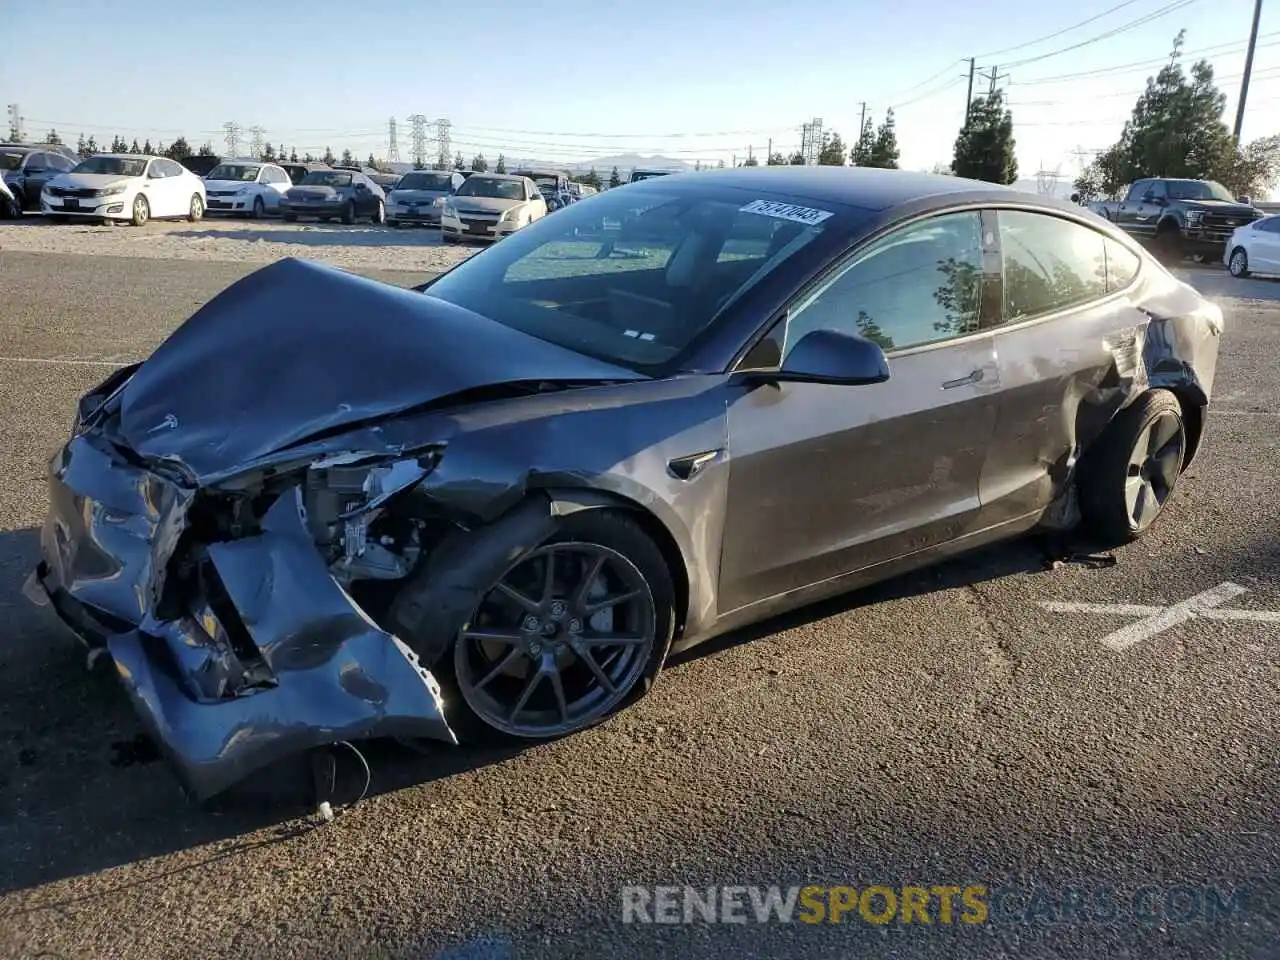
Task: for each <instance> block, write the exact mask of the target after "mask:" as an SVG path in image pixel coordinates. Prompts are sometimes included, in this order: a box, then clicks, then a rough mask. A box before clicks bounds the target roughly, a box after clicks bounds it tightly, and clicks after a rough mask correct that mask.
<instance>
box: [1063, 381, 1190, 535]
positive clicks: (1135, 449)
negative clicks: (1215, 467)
mask: <svg viewBox="0 0 1280 960" xmlns="http://www.w3.org/2000/svg"><path fill="white" fill-rule="evenodd" d="M1186 455H1187V431H1186V425H1185V424H1184V423H1183V421H1182V407H1181V406H1180V405H1179V404H1178V398H1177V397H1175V396H1174V395H1173V394H1172V393H1170V392H1169V391H1168V390H1152V391H1150V392H1148V393H1145V394H1143V395H1142V396H1141V397H1139V398H1138V399H1137V400H1135V401H1134V402H1133V403H1131V404H1130V405H1129V406H1127V407H1125V408H1124V409H1123V410H1121V411H1120V412H1119V413H1117V414H1116V415H1115V417H1114V418H1113V419H1112V421H1111V423H1109V424H1108V425H1107V427H1106V429H1105V430H1104V431H1103V432H1102V435H1101V436H1100V437H1098V439H1097V440H1095V441H1094V442H1093V445H1092V446H1091V447H1090V448H1089V450H1088V452H1087V453H1086V454H1085V456H1084V458H1083V459H1082V461H1081V464H1080V468H1081V469H1080V512H1081V515H1082V518H1083V520H1084V526H1085V531H1086V532H1087V533H1089V534H1091V535H1092V536H1094V537H1096V538H1097V539H1098V540H1100V541H1102V542H1104V543H1106V544H1108V545H1119V544H1124V543H1130V542H1132V541H1134V540H1137V539H1138V538H1139V537H1140V536H1142V535H1143V533H1145V532H1146V531H1147V530H1148V529H1149V528H1150V526H1151V524H1152V523H1154V522H1155V520H1156V519H1157V518H1158V517H1159V516H1160V514H1161V513H1163V512H1164V507H1165V506H1166V505H1167V504H1168V502H1169V499H1170V498H1171V497H1172V496H1173V491H1174V488H1175V486H1176V485H1177V482H1178V477H1179V476H1180V475H1181V473H1182V468H1183V465H1184V464H1185V462H1186Z"/></svg>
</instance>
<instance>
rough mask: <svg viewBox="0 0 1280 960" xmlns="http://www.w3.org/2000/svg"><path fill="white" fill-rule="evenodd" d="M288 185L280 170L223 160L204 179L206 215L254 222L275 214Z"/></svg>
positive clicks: (269, 166)
mask: <svg viewBox="0 0 1280 960" xmlns="http://www.w3.org/2000/svg"><path fill="white" fill-rule="evenodd" d="M291 186H293V181H292V180H290V179H289V174H287V173H285V172H284V168H283V167H278V166H276V165H275V164H274V163H261V162H259V161H257V160H224V161H222V162H221V163H220V164H218V165H217V166H216V167H214V168H213V169H212V170H210V171H209V172H208V173H207V174H205V178H204V192H205V196H206V197H207V198H208V209H209V212H210V213H233V214H238V215H239V216H242V217H253V218H254V219H255V220H257V219H258V218H259V217H261V216H262V215H263V214H265V213H267V212H270V213H277V212H279V210H280V198H281V197H282V196H284V193H285V191H286V190H288V189H289V188H290V187H291Z"/></svg>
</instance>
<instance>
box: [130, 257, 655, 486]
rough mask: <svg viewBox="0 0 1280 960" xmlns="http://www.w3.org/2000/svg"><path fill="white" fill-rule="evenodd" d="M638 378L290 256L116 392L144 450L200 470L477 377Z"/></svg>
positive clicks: (235, 289) (440, 304)
mask: <svg viewBox="0 0 1280 960" xmlns="http://www.w3.org/2000/svg"><path fill="white" fill-rule="evenodd" d="M638 379H644V378H643V376H642V375H641V374H638V373H636V372H634V371H631V370H627V369H624V368H622V367H615V366H613V365H612V364H608V363H605V362H603V361H599V360H594V359H592V358H590V357H587V356H584V355H582V354H579V353H575V352H573V351H571V350H566V349H564V348H563V347H558V346H555V345H554V344H550V343H547V342H545V341H543V340H538V339H537V338H535V337H531V336H529V335H527V334H524V333H520V332H519V331H517V330H513V329H511V328H510V327H505V326H503V325H502V324H499V323H496V322H494V321H492V320H489V319H487V318H485V317H482V316H480V315H478V314H474V313H471V312H470V311H469V310H464V309H462V308H461V307H456V306H453V305H452V304H449V303H446V302H444V301H442V300H438V299H436V298H434V297H431V296H428V295H425V294H422V293H417V292H415V291H412V290H403V289H401V288H398V287H393V286H390V285H388V284H383V283H379V282H377V281H374V280H366V279H364V278H363V277H358V276H355V275H354V274H349V273H345V272H343V271H341V270H338V269H336V268H333V267H327V266H321V265H320V264H316V263H312V262H309V261H304V260H294V259H288V260H281V261H279V262H277V263H274V264H272V265H271V266H268V267H264V268H263V269H261V270H259V271H257V272H255V273H252V274H250V275H249V276H247V277H245V278H244V279H243V280H240V281H239V282H237V283H235V284H233V285H232V286H230V287H229V288H227V289H226V290H225V291H223V292H222V293H221V294H219V295H218V296H217V297H215V298H214V299H213V300H211V301H209V302H208V303H207V304H205V306H204V307H202V308H201V309H200V310H199V311H198V312H197V313H196V314H195V315H194V316H192V317H191V318H190V319H189V320H187V321H186V322H185V323H184V324H183V325H182V326H180V327H179V328H178V329H177V330H175V331H174V332H173V333H172V334H171V335H170V336H169V338H168V339H167V340H165V341H164V342H163V343H162V344H160V346H159V347H157V348H156V351H155V352H154V353H153V354H152V355H151V356H150V357H149V358H148V359H147V361H146V362H145V363H143V364H142V366H141V367H140V368H139V369H138V371H137V372H136V373H135V374H134V375H133V377H132V379H131V380H129V382H128V383H127V384H126V386H125V387H124V389H123V390H122V391H121V394H120V397H121V406H120V427H119V431H120V435H121V438H122V439H123V440H124V441H125V442H126V443H128V444H129V446H131V447H132V448H133V449H134V450H136V451H137V452H138V453H140V454H142V455H143V456H145V457H157V458H166V459H177V460H179V461H181V462H182V463H183V464H185V465H186V467H187V468H188V469H189V470H191V471H192V472H194V473H195V474H196V475H197V477H207V476H209V475H211V474H222V473H226V472H229V471H233V470H234V468H235V467H237V466H238V465H240V464H244V463H246V462H248V461H251V460H253V459H255V458H258V457H261V456H265V455H267V454H270V453H273V452H275V451H277V450H279V449H281V448H282V447H286V446H289V445H291V444H294V443H296V442H298V441H300V440H303V439H305V438H307V437H310V436H312V435H313V434H316V433H318V432H320V431H323V430H328V429H332V428H335V427H342V426H344V425H346V424H352V423H355V422H356V421H362V420H367V419H369V418H371V417H379V416H385V415H388V414H392V413H396V412H399V411H402V410H405V409H407V408H409V407H414V406H418V405H421V404H425V403H429V402H432V401H436V400H441V399H444V398H447V397H448V396H450V395H452V394H456V393H459V392H461V391H465V390H471V389H474V388H476V387H483V386H488V385H491V384H500V383H507V382H513V381H522V380H586V381H598V380H638Z"/></svg>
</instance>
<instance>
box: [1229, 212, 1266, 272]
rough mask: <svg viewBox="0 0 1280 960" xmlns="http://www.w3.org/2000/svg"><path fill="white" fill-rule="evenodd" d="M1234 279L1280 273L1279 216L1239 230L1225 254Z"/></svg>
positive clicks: (1232, 235)
mask: <svg viewBox="0 0 1280 960" xmlns="http://www.w3.org/2000/svg"><path fill="white" fill-rule="evenodd" d="M1222 261H1223V263H1225V264H1226V265H1227V269H1228V270H1230V271H1231V275H1232V276H1233V277H1247V276H1249V274H1251V273H1276V274H1280V216H1274V217H1263V218H1262V219H1261V220H1255V221H1253V223H1249V224H1245V225H1244V226H1243V227H1237V228H1236V230H1235V232H1234V233H1232V234H1231V239H1230V240H1228V241H1227V246H1226V249H1225V250H1224V251H1223V254H1222Z"/></svg>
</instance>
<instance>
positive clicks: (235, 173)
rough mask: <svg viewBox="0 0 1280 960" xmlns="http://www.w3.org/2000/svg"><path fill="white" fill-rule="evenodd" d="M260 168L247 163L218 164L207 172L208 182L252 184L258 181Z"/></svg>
mask: <svg viewBox="0 0 1280 960" xmlns="http://www.w3.org/2000/svg"><path fill="white" fill-rule="evenodd" d="M261 169H262V168H261V167H256V166H253V165H252V164H247V163H220V164H218V165H217V166H216V167H214V168H213V169H212V170H210V171H209V176H208V177H206V179H208V180H239V181H240V182H242V183H253V182H255V181H256V180H257V179H258V171H259V170H261Z"/></svg>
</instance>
